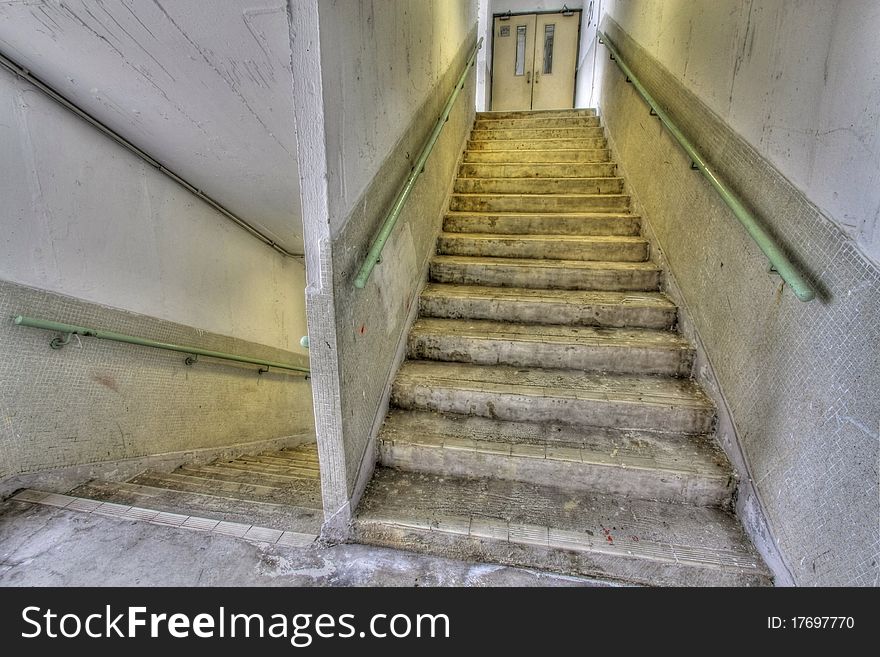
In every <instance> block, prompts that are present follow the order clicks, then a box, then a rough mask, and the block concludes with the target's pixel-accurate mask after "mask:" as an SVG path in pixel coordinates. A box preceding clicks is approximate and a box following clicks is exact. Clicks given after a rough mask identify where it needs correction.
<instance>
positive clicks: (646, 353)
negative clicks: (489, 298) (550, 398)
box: [407, 318, 694, 376]
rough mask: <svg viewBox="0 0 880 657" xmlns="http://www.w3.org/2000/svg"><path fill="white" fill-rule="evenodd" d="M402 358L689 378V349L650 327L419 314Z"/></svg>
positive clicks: (674, 337) (681, 341)
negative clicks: (448, 317) (541, 322)
mask: <svg viewBox="0 0 880 657" xmlns="http://www.w3.org/2000/svg"><path fill="white" fill-rule="evenodd" d="M407 358H410V359H413V360H437V361H446V362H458V363H476V364H481V365H511V366H514V367H545V368H547V367H549V368H571V369H575V370H583V371H596V372H618V373H623V374H659V375H664V376H688V375H690V372H691V365H692V363H693V358H694V350H693V348H692V347H691V345H690V344H689V343H688V342H687V340H685V339H684V338H683V337H682V336H681V335H679V334H677V333H671V332H669V331H657V330H653V329H618V328H614V329H609V328H598V327H583V326H579V327H573V326H554V325H546V324H515V323H511V322H493V321H486V320H466V319H431V318H420V319H418V320H416V322H415V324H414V325H413V327H412V329H411V330H410V333H409V338H408V347H407Z"/></svg>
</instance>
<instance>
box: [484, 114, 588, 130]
mask: <svg viewBox="0 0 880 657" xmlns="http://www.w3.org/2000/svg"><path fill="white" fill-rule="evenodd" d="M599 125H601V122H600V120H599V117H598V116H555V117H554V116H551V117H539V116H533V117H521V118H514V119H484V118H480V117H479V116H478V117H477V120H476V122H475V123H474V128H475V129H477V130H495V129H501V130H504V129H508V128H579V127H585V128H595V127H598V126H599Z"/></svg>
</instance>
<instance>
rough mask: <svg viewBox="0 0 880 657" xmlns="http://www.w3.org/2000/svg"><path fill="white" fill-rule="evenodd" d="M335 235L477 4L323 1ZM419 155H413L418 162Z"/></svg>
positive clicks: (459, 41) (456, 0)
mask: <svg viewBox="0 0 880 657" xmlns="http://www.w3.org/2000/svg"><path fill="white" fill-rule="evenodd" d="M319 17H320V29H321V43H322V45H323V44H333V46H334V47H332V48H330V47H327V46H323V47H322V50H321V71H322V77H323V86H324V107H325V108H326V112H325V129H326V134H327V169H328V174H329V185H328V199H329V206H330V225H331V231H332V233H333V234H334V235H335V234H336V233H337V232H338V231H339V229H340V228H341V227H342V226H343V225H344V222H345V220H346V218H347V217H348V214H349V212H350V211H351V209H352V207H353V206H354V204H355V203H356V202H357V200H358V198H360V196H361V195H362V194H363V192H364V190H365V189H366V188H367V186H368V185H369V184H370V182H371V181H372V180H373V177H374V176H375V174H376V172H377V171H378V169H379V167H380V166H381V164H382V162H383V161H384V160H385V158H386V157H387V156H388V154H389V153H390V152H391V151H392V149H393V148H394V145H395V144H396V143H397V142H398V140H399V139H400V137H401V129H402V128H404V127H405V126H409V125H410V124H411V123H412V120H413V116H414V115H415V113H416V112H417V111H418V110H419V107H420V106H421V105H422V103H423V102H424V101H425V100H426V99H427V97H428V94H430V93H431V91H432V90H433V89H434V87H435V86H436V84H437V82H438V81H439V79H440V77H441V76H442V75H443V74H444V73H445V72H446V71H447V69H448V68H449V65H450V63H451V61H452V59H453V58H454V57H455V56H456V54H458V52H459V50H460V49H461V48H462V47H463V45H464V41H465V39H467V38H468V35H469V33H470V32H471V30H472V28H473V27H474V26H475V25H476V24H477V3H476V2H475V1H474V0H419V1H418V2H412V1H411V0H362V1H361V2H351V1H350V0H322V1H321V2H319ZM416 155H417V153H412V157H413V159H415V157H416Z"/></svg>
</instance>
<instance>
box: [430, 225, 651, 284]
mask: <svg viewBox="0 0 880 657" xmlns="http://www.w3.org/2000/svg"><path fill="white" fill-rule="evenodd" d="M468 234H469V233H468ZM431 259H432V260H434V261H436V262H442V263H449V264H462V265H471V264H479V265H486V266H492V265H508V266H511V267H527V268H529V269H533V268H541V269H568V268H575V269H585V270H597V269H616V270H620V271H632V270H637V271H660V267H659V266H658V265H657V264H655V263H653V262H651V261H650V260H640V261H635V262H634V261H617V260H607V261H606V260H550V259H545V258H502V257H492V256H464V255H445V254H437V255H435V256H432V257H431ZM461 287H474V286H472V285H468V286H461ZM492 289H495V288H492ZM512 289H516V288H512ZM523 289H525V288H523Z"/></svg>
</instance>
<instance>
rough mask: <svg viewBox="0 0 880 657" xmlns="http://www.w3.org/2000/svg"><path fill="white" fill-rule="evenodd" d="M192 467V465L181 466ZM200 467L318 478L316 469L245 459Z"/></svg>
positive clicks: (262, 474) (261, 474) (284, 476)
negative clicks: (283, 466)
mask: <svg viewBox="0 0 880 657" xmlns="http://www.w3.org/2000/svg"><path fill="white" fill-rule="evenodd" d="M183 467H184V468H186V467H192V466H183ZM201 467H202V468H205V469H207V468H211V469H213V470H216V471H220V470H222V471H224V472H250V473H254V474H256V475H258V476H264V475H265V476H269V475H277V476H278V477H283V478H285V479H306V480H317V479H318V476H319V475H318V471H317V470H304V469H301V468H284V469H282V468H275V467H266V466H265V465H264V464H262V463H248V462H246V461H229V462H220V463H211V464H209V465H207V466H201Z"/></svg>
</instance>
